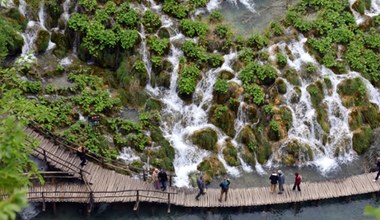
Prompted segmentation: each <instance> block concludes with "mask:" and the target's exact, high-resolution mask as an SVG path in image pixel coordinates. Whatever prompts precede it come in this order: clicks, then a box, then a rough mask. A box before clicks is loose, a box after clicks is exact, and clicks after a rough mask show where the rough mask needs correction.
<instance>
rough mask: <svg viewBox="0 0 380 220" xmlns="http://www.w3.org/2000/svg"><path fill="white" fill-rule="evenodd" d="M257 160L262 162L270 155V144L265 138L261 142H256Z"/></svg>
mask: <svg viewBox="0 0 380 220" xmlns="http://www.w3.org/2000/svg"><path fill="white" fill-rule="evenodd" d="M256 155H257V162H259V163H260V164H264V163H266V162H267V161H268V159H269V157H270V155H272V146H271V145H270V143H269V142H268V141H266V140H263V144H258V145H257V148H256Z"/></svg>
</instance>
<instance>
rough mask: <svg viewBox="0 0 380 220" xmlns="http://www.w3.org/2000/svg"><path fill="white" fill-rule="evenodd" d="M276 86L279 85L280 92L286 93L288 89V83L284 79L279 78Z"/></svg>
mask: <svg viewBox="0 0 380 220" xmlns="http://www.w3.org/2000/svg"><path fill="white" fill-rule="evenodd" d="M276 86H277V90H278V92H279V93H280V94H282V95H283V94H285V93H286V91H287V89H286V83H285V81H284V80H283V79H277V80H276Z"/></svg>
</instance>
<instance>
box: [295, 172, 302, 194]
mask: <svg viewBox="0 0 380 220" xmlns="http://www.w3.org/2000/svg"><path fill="white" fill-rule="evenodd" d="M294 175H295V176H296V178H295V180H294V186H293V190H296V187H297V189H298V191H301V188H300V185H301V181H302V176H301V175H300V174H299V173H295V174H294Z"/></svg>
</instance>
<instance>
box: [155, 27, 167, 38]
mask: <svg viewBox="0 0 380 220" xmlns="http://www.w3.org/2000/svg"><path fill="white" fill-rule="evenodd" d="M158 37H159V38H161V39H162V38H170V32H169V30H168V29H167V28H160V30H158Z"/></svg>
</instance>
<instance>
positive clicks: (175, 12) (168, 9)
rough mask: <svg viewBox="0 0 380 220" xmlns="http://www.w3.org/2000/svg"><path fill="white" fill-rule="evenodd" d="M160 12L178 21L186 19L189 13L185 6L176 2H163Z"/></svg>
mask: <svg viewBox="0 0 380 220" xmlns="http://www.w3.org/2000/svg"><path fill="white" fill-rule="evenodd" d="M162 10H163V11H164V12H165V13H167V14H169V15H172V16H173V17H175V18H178V19H182V18H185V17H187V15H188V14H189V12H190V9H189V7H188V6H187V5H186V4H180V3H178V2H177V1H176V0H164V4H163V6H162Z"/></svg>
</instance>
